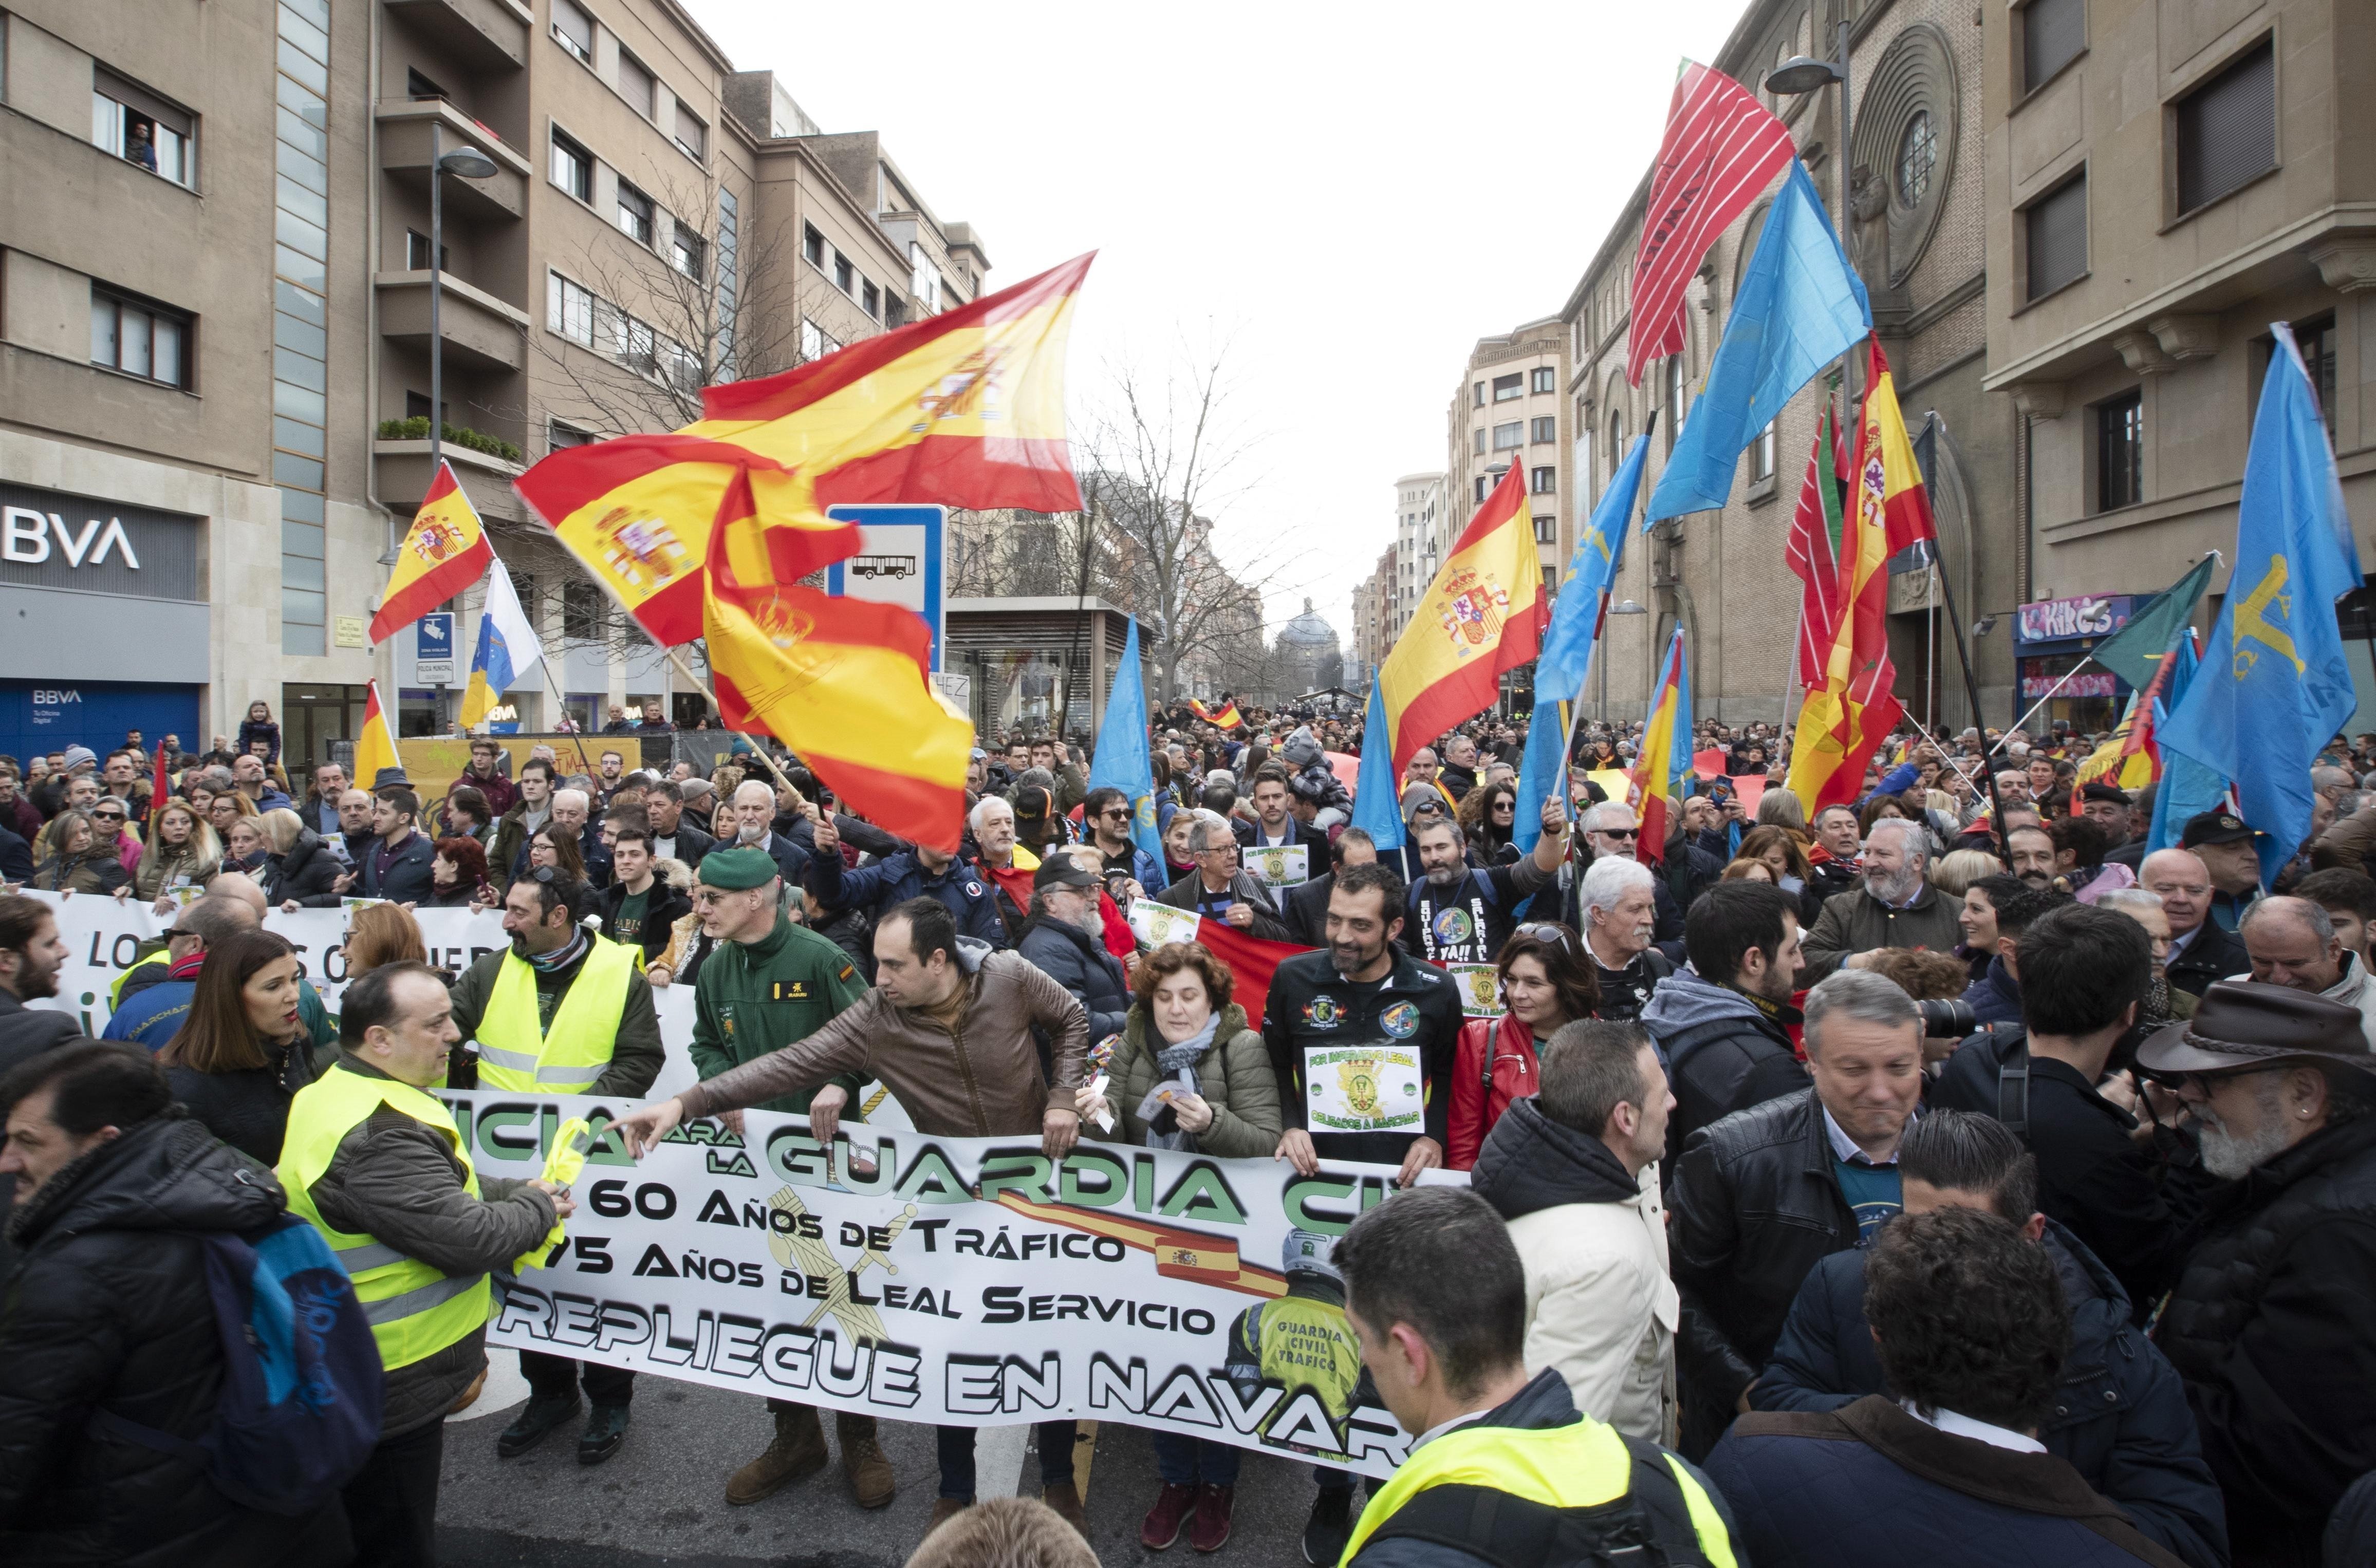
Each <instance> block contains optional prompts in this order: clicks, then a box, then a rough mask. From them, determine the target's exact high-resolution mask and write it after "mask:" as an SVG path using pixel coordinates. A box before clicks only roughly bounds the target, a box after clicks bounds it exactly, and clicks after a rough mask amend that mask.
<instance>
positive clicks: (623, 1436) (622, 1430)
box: [577, 1405, 627, 1465]
mask: <svg viewBox="0 0 2376 1568" xmlns="http://www.w3.org/2000/svg"><path fill="white" fill-rule="evenodd" d="M626 1441H627V1407H626V1406H624V1405H597V1406H595V1407H594V1413H593V1414H592V1415H590V1416H588V1418H587V1419H586V1431H584V1432H583V1433H581V1434H580V1435H579V1437H578V1439H577V1462H578V1463H579V1464H581V1465H599V1464H600V1463H602V1461H604V1460H605V1459H608V1458H609V1457H611V1455H613V1454H616V1453H617V1452H619V1450H620V1449H621V1448H622V1447H623V1446H624V1445H625V1443H626Z"/></svg>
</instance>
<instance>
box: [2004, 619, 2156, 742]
mask: <svg viewBox="0 0 2376 1568" xmlns="http://www.w3.org/2000/svg"><path fill="white" fill-rule="evenodd" d="M2135 603H2136V600H2135V598H2134V597H2133V596H2132V595H2130V594H2125V593H2111V594H2085V595H2082V596H2080V597H2078V598H2076V599H2042V600H2038V601H2037V602H2036V603H2034V604H2025V605H2023V606H2021V607H2020V608H2019V609H2018V610H2016V611H2015V612H2014V632H2013V636H2014V656H2015V663H2016V666H2017V669H2018V671H2019V683H2020V694H2019V695H2020V702H2019V705H2018V707H2017V708H2016V710H2015V716H2016V717H2019V716H2020V715H2022V714H2026V713H2028V712H2029V710H2030V709H2031V708H2033V707H2037V705H2038V704H2039V703H2040V702H2044V703H2045V704H2046V706H2045V707H2043V708H2042V709H2040V710H2039V711H2038V713H2037V717H2036V718H2034V719H2030V720H2029V724H2028V728H2029V732H2030V733H2031V734H2033V735H2035V734H2037V733H2039V732H2040V731H2043V730H2045V729H2047V728H2049V727H2050V726H2051V725H2052V724H2053V723H2054V722H2055V721H2056V720H2058V719H2060V720H2062V721H2065V722H2067V723H2069V724H2070V726H2071V727H2072V728H2073V730H2077V731H2109V730H2110V729H2112V727H2113V726H2115V725H2117V724H2118V723H2120V721H2121V711H2122V710H2123V709H2125V708H2126V707H2128V705H2129V691H2130V688H2129V683H2127V682H2125V681H2123V680H2121V678H2120V677H2119V676H2117V675H2115V674H2113V673H2112V672H2111V671H2109V670H2107V669H2105V668H2104V667H2103V666H2102V665H2100V664H2096V663H2093V662H2090V661H2089V659H2088V658H2087V653H2088V650H2089V649H2091V648H2093V647H2095V646H2096V645H2097V643H2098V642H2101V641H2102V640H2103V639H2104V638H2106V637H2109V636H2111V635H2112V634H2113V633H2114V632H2117V631H2119V630H2120V629H2121V627H2122V626H2125V625H2127V624H2129V615H2130V612H2131V611H2132V608H2133V606H2134V605H2135Z"/></svg>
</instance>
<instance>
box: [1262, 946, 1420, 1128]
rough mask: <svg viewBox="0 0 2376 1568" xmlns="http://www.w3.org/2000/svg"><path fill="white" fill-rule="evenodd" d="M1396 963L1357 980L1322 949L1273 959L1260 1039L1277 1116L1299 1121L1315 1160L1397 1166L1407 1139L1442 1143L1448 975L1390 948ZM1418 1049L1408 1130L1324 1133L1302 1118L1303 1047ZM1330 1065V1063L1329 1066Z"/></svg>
mask: <svg viewBox="0 0 2376 1568" xmlns="http://www.w3.org/2000/svg"><path fill="white" fill-rule="evenodd" d="M1392 951H1393V953H1394V960H1395V967H1394V968H1392V969H1390V970H1388V971H1387V973H1386V978H1385V979H1384V980H1379V981H1376V982H1374V983H1372V984H1367V985H1359V984H1356V983H1354V982H1353V981H1351V980H1346V979H1345V978H1344V977H1342V976H1341V975H1339V974H1337V965H1336V960H1335V957H1334V956H1333V955H1331V954H1329V953H1327V952H1325V951H1324V952H1319V953H1299V954H1297V955H1296V956H1294V957H1292V958H1288V959H1285V960H1282V961H1281V962H1280V964H1279V966H1278V969H1277V972H1276V973H1275V974H1273V975H1272V976H1271V982H1270V992H1269V995H1268V996H1267V998H1266V999H1265V1004H1264V1007H1263V1023H1262V1032H1263V1041H1264V1043H1265V1044H1266V1045H1268V1046H1269V1047H1270V1061H1271V1066H1272V1068H1273V1070H1274V1071H1276V1072H1277V1074H1278V1086H1279V1090H1278V1100H1279V1111H1280V1116H1281V1119H1282V1121H1283V1122H1284V1123H1285V1124H1286V1125H1287V1126H1289V1127H1303V1128H1305V1129H1306V1130H1307V1131H1308V1132H1310V1133H1311V1134H1312V1143H1313V1147H1314V1148H1315V1149H1317V1150H1318V1151H1319V1154H1320V1158H1323V1159H1350V1160H1363V1161H1368V1162H1371V1163H1374V1164H1380V1165H1399V1164H1401V1163H1402V1159H1403V1156H1404V1155H1406V1154H1408V1152H1409V1151H1410V1146H1411V1140H1412V1139H1414V1138H1417V1137H1429V1138H1432V1139H1434V1140H1435V1141H1436V1143H1437V1144H1438V1145H1442V1144H1443V1142H1444V1141H1445V1137H1446V1133H1445V1128H1446V1125H1447V1123H1448V1122H1449V1119H1450V1116H1451V1106H1452V1094H1451V1091H1450V1089H1449V1087H1447V1086H1448V1082H1449V1078H1448V1075H1449V1074H1450V1073H1451V1071H1452V1058H1453V1053H1454V1052H1455V1051H1456V1050H1458V1048H1459V1044H1460V1024H1461V1015H1460V997H1459V994H1458V992H1457V991H1456V990H1455V987H1454V986H1453V983H1452V977H1451V976H1449V975H1447V974H1445V973H1444V972H1443V970H1442V969H1439V968H1434V967H1432V965H1428V964H1422V963H1420V961H1419V960H1418V959H1417V958H1414V957H1412V956H1410V955H1409V954H1408V953H1405V952H1402V951H1401V950H1400V949H1393V950H1392ZM1406 1041H1409V1042H1412V1043H1414V1044H1416V1045H1417V1046H1418V1048H1419V1059H1420V1079H1421V1083H1422V1086H1423V1087H1424V1088H1425V1090H1426V1093H1425V1095H1424V1097H1423V1098H1424V1101H1425V1104H1424V1107H1423V1110H1422V1112H1421V1118H1420V1120H1421V1126H1420V1131H1419V1132H1417V1133H1406V1132H1332V1131H1329V1130H1327V1129H1325V1128H1315V1127H1312V1126H1310V1124H1309V1118H1308V1116H1307V1111H1308V1108H1309V1092H1310V1091H1309V1090H1308V1089H1307V1087H1305V1084H1304V1080H1303V1069H1304V1063H1305V1059H1306V1052H1308V1051H1340V1050H1343V1049H1346V1048H1348V1047H1352V1046H1362V1045H1376V1046H1388V1047H1400V1046H1402V1045H1403V1044H1404V1042H1406ZM1331 1070H1332V1071H1333V1070H1334V1069H1331Z"/></svg>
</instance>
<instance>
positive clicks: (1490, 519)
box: [1363, 462, 1550, 778]
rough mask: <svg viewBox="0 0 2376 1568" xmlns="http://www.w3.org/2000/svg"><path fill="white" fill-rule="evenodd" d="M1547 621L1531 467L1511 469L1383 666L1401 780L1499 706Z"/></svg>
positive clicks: (1396, 772)
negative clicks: (1452, 732)
mask: <svg viewBox="0 0 2376 1568" xmlns="http://www.w3.org/2000/svg"><path fill="white" fill-rule="evenodd" d="M1549 618H1550V615H1549V610H1548V607H1547V606H1545V605H1544V603H1543V570H1542V564H1541V563H1540V562H1539V561H1538V560H1537V558H1536V555H1535V524H1534V517H1533V516H1532V515H1531V513H1530V512H1529V510H1528V508H1527V480H1526V467H1525V465H1524V464H1521V463H1516V462H1513V463H1512V464H1511V465H1510V471H1509V472H1508V473H1506V474H1504V475H1503V476H1502V482H1501V483H1500V484H1498V485H1495V486H1494V487H1493V493H1491V495H1488V496H1487V497H1486V498H1485V505H1482V506H1479V508H1477V515H1476V516H1475V517H1471V518H1469V519H1468V527H1467V528H1466V529H1463V530H1461V535H1460V538H1459V540H1458V541H1457V542H1455V544H1454V545H1453V547H1452V553H1451V554H1449V555H1447V556H1445V557H1444V561H1443V565H1442V566H1441V567H1439V568H1438V569H1437V571H1436V574H1435V580H1434V581H1433V582H1432V583H1430V584H1428V587H1427V592H1426V593H1425V594H1424V595H1422V596H1421V597H1420V601H1419V607H1418V609H1417V610H1415V611H1414V612H1412V614H1411V619H1410V624H1409V625H1408V626H1407V627H1405V628H1404V629H1403V635H1402V636H1401V638H1400V640H1398V641H1397V642H1396V644H1395V647H1394V651H1393V652H1391V653H1389V654H1387V655H1386V660H1385V662H1384V664H1381V665H1380V666H1378V686H1379V689H1380V691H1381V692H1382V693H1383V695H1384V707H1385V717H1386V729H1387V731H1388V732H1389V735H1390V737H1391V740H1392V743H1393V752H1392V755H1393V762H1394V770H1393V771H1394V777H1395V778H1401V777H1402V776H1403V768H1404V766H1406V765H1407V764H1408V763H1409V761H1410V759H1411V754H1412V753H1414V752H1416V751H1418V750H1419V749H1420V747H1421V746H1423V745H1426V744H1427V743H1428V742H1431V741H1432V740H1433V739H1434V738H1435V737H1436V736H1438V735H1440V734H1442V733H1443V731H1446V730H1449V729H1451V728H1452V727H1453V726H1454V725H1455V724H1458V723H1459V722H1461V721H1462V720H1463V719H1472V718H1474V717H1476V716H1477V715H1478V714H1479V713H1482V712H1484V711H1485V710H1486V709H1487V708H1489V707H1492V706H1493V699H1494V698H1495V697H1496V696H1498V695H1500V693H1501V686H1502V672H1503V671H1505V670H1515V669H1516V668H1518V666H1520V665H1522V664H1527V663H1530V662H1532V660H1533V659H1534V657H1535V653H1536V650H1537V649H1538V647H1540V646H1541V644H1542V636H1543V626H1544V624H1545V623H1546V622H1547V621H1548V620H1549ZM1368 743H1369V742H1368V741H1367V740H1366V739H1365V740H1364V741H1363V744H1364V745H1365V746H1366V745H1367V744H1368Z"/></svg>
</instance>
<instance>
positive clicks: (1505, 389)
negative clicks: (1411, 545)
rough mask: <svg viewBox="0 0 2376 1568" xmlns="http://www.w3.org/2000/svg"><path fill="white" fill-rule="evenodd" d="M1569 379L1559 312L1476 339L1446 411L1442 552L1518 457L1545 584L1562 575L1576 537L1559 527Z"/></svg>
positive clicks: (1424, 578) (1423, 582)
mask: <svg viewBox="0 0 2376 1568" xmlns="http://www.w3.org/2000/svg"><path fill="white" fill-rule="evenodd" d="M1567 382H1568V374H1567V333H1566V330H1565V328H1564V327H1563V326H1562V323H1561V322H1560V320H1559V319H1558V318H1557V317H1555V316H1551V317H1545V318H1544V319H1542V320H1540V321H1530V322H1528V323H1527V324H1526V325H1525V326H1523V327H1517V328H1515V330H1513V331H1510V332H1506V333H1503V334H1502V335H1500V336H1498V337H1492V338H1480V339H1478V341H1477V346H1476V348H1475V349H1473V350H1470V352H1469V355H1468V364H1467V370H1466V371H1465V373H1464V374H1462V376H1461V379H1460V389H1459V390H1458V391H1457V392H1455V394H1454V395H1453V398H1452V406H1451V409H1450V410H1449V411H1448V412H1447V414H1446V416H1445V424H1446V427H1447V434H1446V446H1447V450H1446V454H1445V461H1446V466H1447V475H1446V482H1445V490H1446V495H1445V499H1446V501H1447V502H1448V503H1449V504H1450V505H1449V507H1448V510H1447V512H1446V515H1445V517H1444V518H1443V526H1442V537H1441V539H1440V540H1439V541H1438V542H1439V543H1440V544H1441V547H1442V549H1443V553H1445V554H1449V553H1451V551H1452V545H1453V541H1454V540H1457V539H1458V538H1459V537H1460V530H1461V529H1464V528H1466V527H1467V525H1468V519H1469V518H1470V517H1473V516H1474V515H1475V514H1476V511H1477V508H1478V507H1479V505H1482V504H1483V503H1484V500H1485V497H1486V496H1487V495H1489V494H1491V493H1492V490H1493V487H1494V486H1495V485H1497V484H1499V483H1501V482H1502V476H1503V475H1504V474H1506V473H1508V472H1509V471H1510V467H1511V465H1512V464H1514V463H1515V464H1516V465H1518V466H1519V467H1521V468H1522V469H1525V470H1526V474H1527V505H1529V506H1530V507H1531V508H1532V513H1531V516H1532V517H1533V526H1534V530H1535V547H1536V549H1537V550H1538V551H1539V552H1541V554H1542V559H1543V565H1544V569H1545V576H1544V579H1543V581H1544V585H1545V587H1546V588H1549V587H1550V586H1552V585H1553V584H1555V583H1556V582H1557V580H1558V578H1557V576H1556V574H1555V572H1554V570H1553V568H1554V567H1555V566H1556V564H1559V563H1562V562H1564V561H1565V560H1566V559H1567V554H1566V547H1565V543H1564V541H1565V540H1569V539H1571V538H1572V537H1573V534H1572V531H1571V530H1566V529H1562V528H1561V526H1560V515H1561V509H1560V491H1561V489H1562V469H1563V468H1564V467H1565V463H1564V461H1563V458H1562V454H1563V453H1564V452H1565V450H1566V446H1565V441H1566V436H1565V434H1564V433H1563V432H1562V429H1561V426H1562V419H1561V417H1560V409H1561V406H1562V403H1563V401H1564V398H1562V392H1563V390H1564V389H1565V387H1566V386H1567ZM1433 575H1434V565H1433V564H1430V566H1429V568H1428V571H1427V574H1426V575H1425V576H1421V577H1420V580H1419V588H1420V590H1422V591H1424V590H1425V588H1426V587H1427V583H1428V579H1429V578H1430V577H1432V576H1433Z"/></svg>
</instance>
